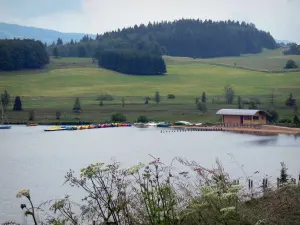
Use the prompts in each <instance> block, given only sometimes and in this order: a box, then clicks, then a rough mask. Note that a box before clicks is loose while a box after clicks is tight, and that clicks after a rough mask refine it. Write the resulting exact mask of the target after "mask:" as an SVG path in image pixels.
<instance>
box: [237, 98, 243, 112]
mask: <svg viewBox="0 0 300 225" xmlns="http://www.w3.org/2000/svg"><path fill="white" fill-rule="evenodd" d="M238 108H239V109H242V108H243V107H242V99H241V96H238Z"/></svg>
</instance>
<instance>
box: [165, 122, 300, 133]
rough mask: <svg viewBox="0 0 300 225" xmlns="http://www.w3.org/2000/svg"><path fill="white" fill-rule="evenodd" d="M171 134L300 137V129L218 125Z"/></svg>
mask: <svg viewBox="0 0 300 225" xmlns="http://www.w3.org/2000/svg"><path fill="white" fill-rule="evenodd" d="M170 128H171V129H170V130H169V132H190V131H223V132H224V131H225V132H234V133H245V134H256V135H278V134H287V135H297V136H298V135H299V136H300V128H290V127H280V126H273V125H253V126H240V125H239V126H233V125H230V126H227V125H217V126H207V127H203V126H202V127H201V126H171V127H170ZM165 132H168V131H167V130H162V131H161V133H165Z"/></svg>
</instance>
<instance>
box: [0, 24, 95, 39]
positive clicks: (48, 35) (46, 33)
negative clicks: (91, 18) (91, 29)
mask: <svg viewBox="0 0 300 225" xmlns="http://www.w3.org/2000/svg"><path fill="white" fill-rule="evenodd" d="M84 35H85V34H81V33H62V32H58V31H54V30H48V29H42V28H35V27H26V26H20V25H16V24H8V23H0V39H5V38H8V39H12V38H21V39H23V38H30V39H35V40H40V41H42V42H46V43H47V44H51V43H52V42H53V41H56V40H57V39H58V38H61V39H62V40H63V42H69V41H71V39H73V40H74V41H75V40H76V41H79V40H80V39H81V38H82V37H83V36H84ZM89 36H90V37H93V38H94V37H95V35H90V34H89Z"/></svg>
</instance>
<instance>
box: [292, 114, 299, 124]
mask: <svg viewBox="0 0 300 225" xmlns="http://www.w3.org/2000/svg"><path fill="white" fill-rule="evenodd" d="M293 123H294V124H296V125H300V119H299V117H298V116H297V115H294V117H293Z"/></svg>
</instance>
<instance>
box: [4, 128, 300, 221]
mask: <svg viewBox="0 0 300 225" xmlns="http://www.w3.org/2000/svg"><path fill="white" fill-rule="evenodd" d="M44 129H45V127H42V126H38V127H25V126H13V127H12V129H11V130H0V223H1V222H4V221H7V220H14V221H17V222H20V223H23V222H24V216H23V214H22V212H21V209H20V204H21V203H23V202H25V201H21V200H20V199H16V197H15V196H16V193H17V191H18V190H20V189H22V188H27V189H30V191H31V195H32V198H33V201H34V203H35V204H36V205H38V204H39V203H41V202H42V201H43V200H49V199H54V198H61V197H63V196H64V195H65V194H70V195H72V196H74V197H75V198H77V199H80V197H82V196H79V194H78V192H77V190H76V189H74V188H70V187H69V186H68V185H64V186H63V183H64V176H65V174H66V172H67V171H69V169H73V170H74V171H76V172H79V170H80V169H81V168H83V167H85V166H87V165H89V164H90V163H95V162H108V161H109V160H110V159H111V158H112V157H113V158H115V159H117V160H118V161H120V162H121V163H122V165H123V166H124V167H128V166H131V165H135V164H137V163H138V162H150V161H151V160H152V158H151V157H150V156H149V155H148V154H151V155H153V156H155V157H160V158H161V160H162V161H163V162H165V163H169V162H170V161H171V160H172V159H173V158H174V157H176V156H181V157H186V158H187V159H190V160H195V161H197V162H198V163H199V164H201V165H202V166H205V167H209V168H211V167H212V166H213V165H214V164H215V160H216V158H217V157H218V158H219V159H220V160H221V162H222V164H223V165H224V167H225V169H226V171H227V172H229V173H230V174H231V175H232V176H233V177H234V178H238V177H241V176H243V172H242V170H241V168H240V166H239V165H238V164H240V165H243V168H244V171H245V172H246V173H247V174H248V175H250V174H253V173H254V172H255V171H257V170H258V171H259V172H260V173H259V174H260V175H257V176H264V175H265V174H267V175H269V176H272V177H273V178H274V179H275V178H276V177H277V176H278V174H279V170H280V162H283V161H284V162H285V163H286V164H287V166H288V168H289V170H288V172H289V173H290V174H292V175H294V176H296V175H297V174H298V173H299V172H300V164H299V158H300V138H298V139H296V138H295V137H293V136H284V135H279V136H274V137H262V136H253V135H242V134H233V133H223V132H175V133H161V132H160V130H161V129H155V128H148V129H138V128H134V127H130V128H106V129H95V130H84V131H73V132H71V131H69V132H68V131H62V132H44ZM230 155H233V156H234V159H235V161H237V162H238V164H237V163H235V162H234V160H232V157H231V156H230ZM25 203H27V202H25Z"/></svg>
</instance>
